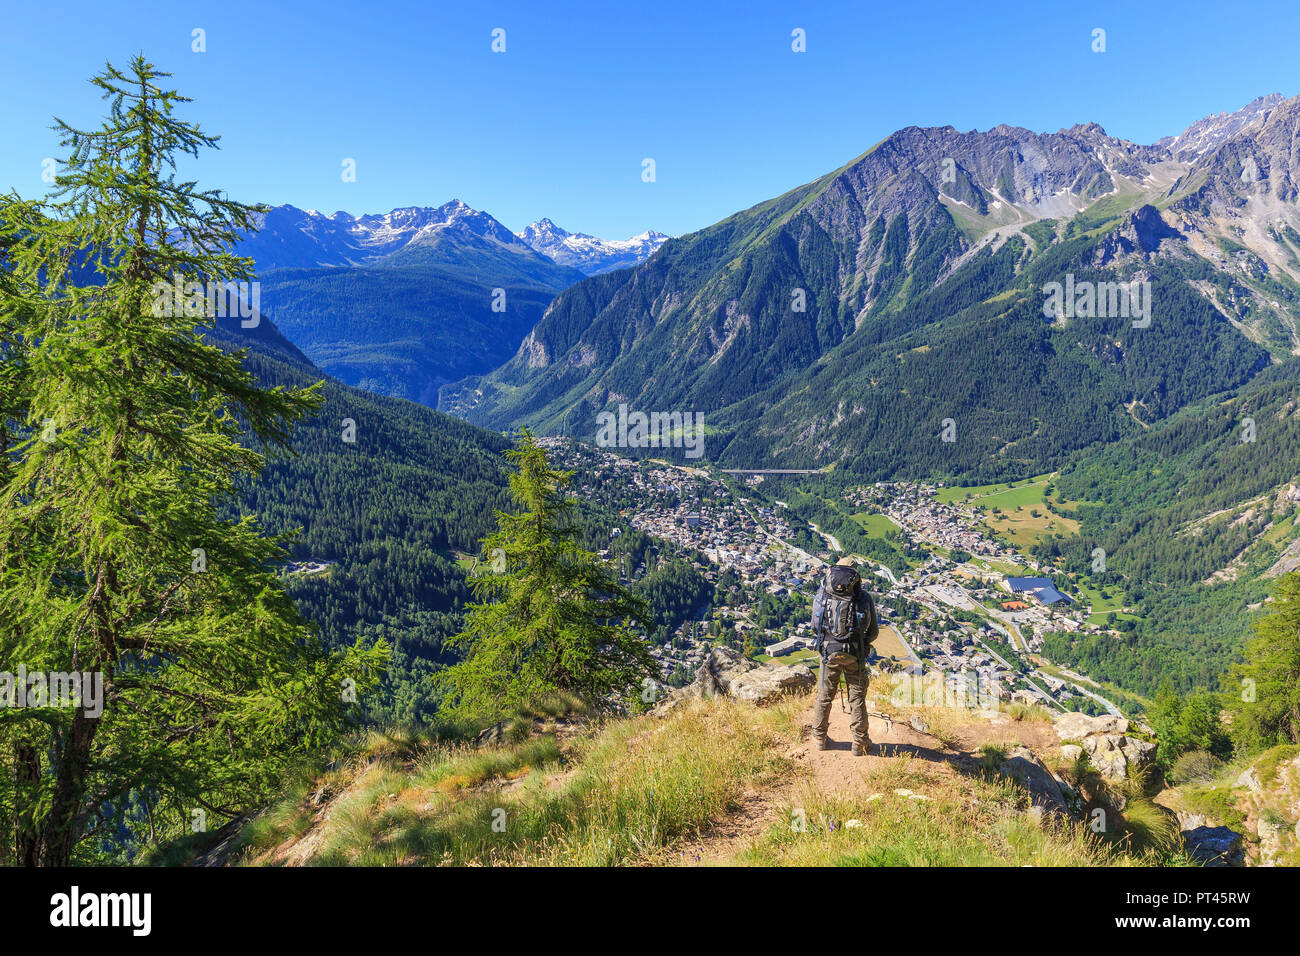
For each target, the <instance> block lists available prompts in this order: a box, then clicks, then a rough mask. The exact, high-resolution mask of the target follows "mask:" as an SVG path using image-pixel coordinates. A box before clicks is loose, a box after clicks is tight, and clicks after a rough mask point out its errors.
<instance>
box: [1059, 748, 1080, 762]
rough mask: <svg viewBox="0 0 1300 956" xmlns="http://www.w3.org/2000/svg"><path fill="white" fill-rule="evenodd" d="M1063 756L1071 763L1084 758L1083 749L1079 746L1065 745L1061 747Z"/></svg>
mask: <svg viewBox="0 0 1300 956" xmlns="http://www.w3.org/2000/svg"><path fill="white" fill-rule="evenodd" d="M1061 756H1062V757H1064V758H1065V759H1066V760H1070V761H1074V760H1078V759H1079V758H1080V757H1082V756H1083V748H1082V747H1080V746H1079V745H1078V744H1063V745H1062V746H1061Z"/></svg>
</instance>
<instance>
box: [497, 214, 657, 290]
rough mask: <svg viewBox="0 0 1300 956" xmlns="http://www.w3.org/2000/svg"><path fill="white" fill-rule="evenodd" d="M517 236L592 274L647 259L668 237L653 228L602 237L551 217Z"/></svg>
mask: <svg viewBox="0 0 1300 956" xmlns="http://www.w3.org/2000/svg"><path fill="white" fill-rule="evenodd" d="M518 236H519V238H520V239H522V240H523V241H524V242H525V243H527V244H528V245H529V246H531V247H532V248H533V249H535V250H536V251H537V252H540V253H541V254H542V255H544V256H549V257H550V258H551V259H553V260H555V261H556V262H558V263H559V264H560V265H565V266H572V267H573V268H575V269H578V270H579V271H581V272H584V273H586V274H587V275H589V276H590V275H596V274H598V273H601V272H610V271H612V270H614V269H623V268H626V267H628V266H634V265H636V264H637V263H639V262H644V261H645V260H646V259H648V258H650V256H652V255H654V253H655V252H656V251H657V250H658V249H659V247H660V246H661V245H663V244H664V243H665V242H666V241H667V240H668V237H667V236H665V235H664V234H663V233H661V232H655V231H654V230H647V231H645V232H643V233H641V234H640V235H636V236H633V237H632V238H630V239H599V238H597V237H596V236H591V235H588V234H587V233H585V232H568V231H566V230H564V229H561V228H560V227H559V226H557V225H556V224H555V223H554V222H552V221H551V220H550V219H539V220H537V222H534V223H533V224H532V225H530V226H528V227H526V228H525V229H524V231H523V232H520V233H518Z"/></svg>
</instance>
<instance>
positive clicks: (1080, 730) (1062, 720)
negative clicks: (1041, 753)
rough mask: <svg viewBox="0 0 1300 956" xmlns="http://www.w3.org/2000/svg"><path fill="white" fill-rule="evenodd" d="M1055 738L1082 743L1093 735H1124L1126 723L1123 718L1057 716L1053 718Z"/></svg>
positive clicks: (1073, 714) (1126, 728)
mask: <svg viewBox="0 0 1300 956" xmlns="http://www.w3.org/2000/svg"><path fill="white" fill-rule="evenodd" d="M1054 723H1055V725H1056V736H1057V738H1059V739H1060V740H1078V741H1082V740H1083V739H1084V738H1085V737H1089V736H1091V735H1093V734H1126V733H1128V726H1129V725H1128V721H1127V720H1125V719H1124V718H1123V717H1112V716H1110V715H1106V716H1103V717H1089V716H1088V715H1087V714H1080V713H1074V712H1072V713H1068V714H1057V715H1056V717H1055V718H1054Z"/></svg>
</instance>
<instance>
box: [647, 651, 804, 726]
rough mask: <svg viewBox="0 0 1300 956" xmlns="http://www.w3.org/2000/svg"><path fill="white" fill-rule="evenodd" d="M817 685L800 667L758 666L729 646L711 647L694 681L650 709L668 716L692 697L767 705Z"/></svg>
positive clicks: (783, 665)
mask: <svg viewBox="0 0 1300 956" xmlns="http://www.w3.org/2000/svg"><path fill="white" fill-rule="evenodd" d="M816 683H817V677H816V675H815V674H814V673H813V672H812V671H811V670H810V669H809V668H807V667H805V666H804V665H803V664H759V663H756V662H755V661H751V660H749V659H747V658H746V657H745V656H744V655H742V654H740V653H739V652H737V651H733V650H732V649H731V648H729V647H715V648H714V649H713V650H712V651H711V652H710V653H709V656H708V657H706V658H705V659H704V663H702V664H701V665H700V667H699V670H697V671H696V672H695V682H694V683H692V684H691V685H690V686H689V687H686V688H684V689H683V690H681V691H678V692H677V693H675V694H674V695H672V696H671V697H669V698H668V699H667V700H665V701H663V702H661V703H660V704H659V705H658V706H657V707H655V709H654V713H656V714H659V715H663V714H666V713H668V712H669V711H670V710H672V709H673V708H674V707H676V706H677V705H678V704H680V703H682V702H683V701H684V700H688V699H690V698H692V697H736V698H738V699H740V700H747V701H750V702H751V703H754V704H760V705H761V704H770V703H772V702H773V701H775V700H778V699H779V698H781V697H782V696H784V695H785V694H795V693H803V692H805V691H808V690H811V689H812V687H813V685H815V684H816Z"/></svg>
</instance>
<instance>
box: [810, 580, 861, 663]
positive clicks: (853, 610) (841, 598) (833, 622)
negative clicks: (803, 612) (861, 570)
mask: <svg viewBox="0 0 1300 956" xmlns="http://www.w3.org/2000/svg"><path fill="white" fill-rule="evenodd" d="M861 583H862V579H861V578H859V577H858V572H857V571H855V570H854V569H853V568H849V567H845V566H844V565H842V564H837V565H835V566H834V567H832V568H831V569H830V570H829V571H827V572H826V580H825V582H823V584H822V626H821V633H820V634H819V635H818V638H819V643H820V647H821V652H822V656H823V657H830V656H831V655H833V654H852V655H853V656H854V657H858V656H860V655H859V651H860V650H861V631H860V629H859V627H858V616H857V607H856V606H855V603H854V598H855V597H856V596H857V592H858V588H859V587H861Z"/></svg>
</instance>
